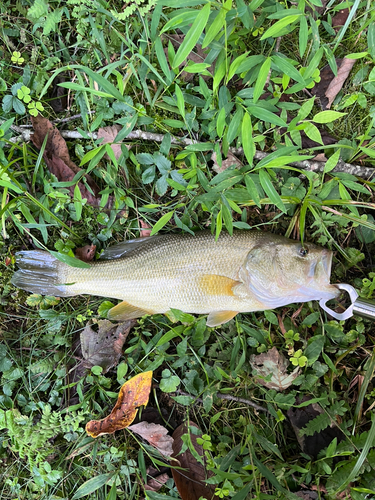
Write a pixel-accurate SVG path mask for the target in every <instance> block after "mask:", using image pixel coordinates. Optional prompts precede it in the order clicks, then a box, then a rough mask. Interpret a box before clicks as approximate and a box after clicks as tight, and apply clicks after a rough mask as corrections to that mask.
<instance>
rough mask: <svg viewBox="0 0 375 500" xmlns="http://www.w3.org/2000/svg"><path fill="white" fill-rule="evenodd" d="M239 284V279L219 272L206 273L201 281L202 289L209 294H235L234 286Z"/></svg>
mask: <svg viewBox="0 0 375 500" xmlns="http://www.w3.org/2000/svg"><path fill="white" fill-rule="evenodd" d="M239 284H240V282H239V281H236V280H232V279H231V278H228V277H227V276H219V275H217V274H205V275H203V276H202V277H201V278H200V281H199V285H200V288H201V290H202V291H204V292H205V293H207V294H208V295H229V296H230V297H232V296H233V295H234V294H233V287H235V286H237V285H239Z"/></svg>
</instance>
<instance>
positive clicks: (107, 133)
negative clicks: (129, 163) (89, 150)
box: [98, 125, 131, 161]
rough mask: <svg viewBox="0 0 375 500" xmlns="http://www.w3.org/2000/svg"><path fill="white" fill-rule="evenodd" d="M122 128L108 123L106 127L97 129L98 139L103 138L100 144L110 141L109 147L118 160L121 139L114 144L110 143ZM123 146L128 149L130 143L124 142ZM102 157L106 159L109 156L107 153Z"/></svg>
mask: <svg viewBox="0 0 375 500" xmlns="http://www.w3.org/2000/svg"><path fill="white" fill-rule="evenodd" d="M121 129H122V127H121V125H110V126H108V127H103V128H100V129H99V130H98V139H103V141H102V142H101V144H108V143H111V148H112V151H113V152H114V154H115V158H116V160H117V161H118V160H119V158H120V156H121V144H122V141H120V142H117V143H116V144H112V143H113V141H114V140H115V138H116V136H117V134H118V133H119V132H120V130H121ZM125 146H126V147H127V148H128V149H130V148H131V145H130V144H125ZM104 157H105V158H106V159H107V160H108V159H109V157H108V155H107V154H105V155H104Z"/></svg>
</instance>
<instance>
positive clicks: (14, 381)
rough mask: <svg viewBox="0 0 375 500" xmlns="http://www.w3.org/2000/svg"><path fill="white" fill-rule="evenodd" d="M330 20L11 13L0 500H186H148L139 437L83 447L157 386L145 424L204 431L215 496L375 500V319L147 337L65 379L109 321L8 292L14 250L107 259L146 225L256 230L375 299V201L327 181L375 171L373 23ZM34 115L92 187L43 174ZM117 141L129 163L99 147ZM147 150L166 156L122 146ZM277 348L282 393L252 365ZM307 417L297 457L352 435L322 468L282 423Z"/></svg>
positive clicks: (199, 329)
mask: <svg viewBox="0 0 375 500" xmlns="http://www.w3.org/2000/svg"><path fill="white" fill-rule="evenodd" d="M323 3H324V5H323V4H322V0H311V1H308V0H298V1H296V2H289V1H276V0H252V1H251V2H248V1H247V0H233V1H232V0H226V1H223V3H220V2H215V1H213V2H211V3H204V2H202V1H201V0H180V1H177V0H136V1H134V2H132V3H122V2H121V1H120V0H114V1H113V2H108V1H106V0H67V1H61V0H53V1H52V0H51V1H47V0H17V1H14V0H3V1H2V2H1V4H0V68H1V71H0V101H1V109H0V186H1V187H0V193H1V196H0V199H1V207H0V214H1V217H0V219H1V236H0V266H1V267H0V274H1V280H0V340H1V344H0V375H1V386H0V497H1V498H2V499H4V500H5V499H16V498H17V499H22V500H23V499H28V500H30V499H35V500H37V499H38V500H39V499H41V500H42V499H43V500H46V499H51V500H58V499H72V498H79V497H84V496H86V497H87V498H90V499H91V498H92V499H98V500H99V499H108V500H115V499H116V498H118V499H127V500H131V499H138V498H142V497H146V498H149V499H155V500H156V499H162V498H164V497H165V498H179V495H178V493H177V490H176V487H175V485H174V482H173V479H172V477H170V479H169V480H168V481H167V483H166V484H165V485H164V486H163V488H162V489H160V490H159V492H152V491H148V492H145V491H143V488H142V484H144V482H145V481H147V478H146V476H147V473H146V468H147V467H148V466H149V465H151V464H153V465H154V466H155V467H161V466H162V465H160V464H162V460H161V458H160V456H158V455H157V454H156V453H155V452H154V451H153V450H152V448H151V447H150V446H148V445H147V444H145V443H144V442H141V441H139V440H137V439H136V438H135V437H134V434H132V433H131V432H128V431H126V430H125V431H121V432H118V433H116V434H114V435H108V436H103V437H101V438H98V439H95V440H94V439H92V438H91V437H89V436H87V434H86V433H85V424H86V423H87V422H88V421H89V420H90V419H100V418H103V417H104V416H106V415H107V414H108V413H109V411H110V409H111V408H112V407H113V405H114V403H115V401H116V398H117V394H118V390H119V388H120V386H121V384H122V383H124V381H125V380H127V379H128V378H130V377H131V376H133V375H135V374H137V373H140V372H143V371H148V370H153V371H154V382H155V384H156V385H155V388H154V389H153V392H152V394H151V398H150V406H151V407H154V408H156V409H157V410H158V412H159V413H160V414H161V415H163V419H164V421H165V425H166V427H167V428H168V429H169V430H173V428H174V427H175V426H176V425H178V424H180V423H181V422H182V421H184V420H185V419H187V418H190V419H191V420H193V421H194V422H196V423H197V424H198V425H199V427H200V428H201V429H202V432H203V438H201V439H202V442H204V448H205V453H206V460H207V464H206V467H207V470H209V471H211V474H212V477H211V479H210V481H211V483H212V484H214V486H215V498H216V497H217V498H233V499H234V500H241V499H245V498H246V499H247V498H248V499H253V498H254V499H273V498H292V497H293V498H295V497H294V496H293V493H297V492H298V491H301V490H303V489H306V490H312V489H313V490H316V491H317V492H318V498H326V499H334V498H342V499H348V500H349V499H352V500H364V499H370V498H375V418H374V416H375V415H374V403H375V385H374V382H373V372H374V368H375V354H374V339H375V330H374V326H373V323H372V322H371V321H370V320H366V319H361V318H352V319H349V320H347V321H345V322H339V321H335V320H330V319H329V318H327V316H326V315H325V313H324V312H323V311H322V310H320V309H319V306H318V304H317V303H306V304H303V306H302V307H301V308H300V304H295V305H291V306H288V307H286V308H282V309H280V310H275V311H268V312H265V313H264V312H259V313H251V314H243V315H239V316H237V317H236V318H235V319H234V320H232V321H231V322H229V323H228V324H226V325H223V326H221V327H218V328H207V327H206V325H205V319H204V318H198V317H193V316H190V315H186V314H184V315H181V314H180V313H178V312H176V317H175V318H167V317H165V316H161V315H155V316H152V317H145V318H142V319H141V320H139V321H138V322H137V325H136V326H135V327H134V328H133V329H132V331H131V332H130V335H129V337H128V339H127V341H126V344H125V345H124V348H123V349H124V350H123V355H122V357H121V359H120V363H119V365H118V366H116V367H114V368H112V369H111V370H109V371H108V372H107V373H103V371H102V369H101V368H100V367H98V366H94V367H93V368H92V369H91V370H89V371H88V372H85V373H83V374H81V376H80V377H77V379H76V380H73V381H72V380H71V379H69V374H71V373H72V369H73V367H74V366H75V363H76V360H77V356H76V351H75V349H76V345H77V338H79V334H80V332H81V331H82V329H83V328H84V326H85V325H86V323H87V322H88V321H89V320H91V321H93V322H94V323H95V322H97V320H98V319H103V318H105V315H106V312H107V311H108V309H109V307H110V306H111V304H109V303H108V301H107V300H105V299H100V298H95V297H87V296H85V297H78V298H77V297H75V298H67V299H58V298H54V297H46V298H44V297H41V296H35V295H32V296H30V294H28V293H26V292H24V291H21V290H19V289H16V288H14V287H13V286H12V285H11V284H10V278H11V276H12V274H13V272H14V271H15V269H16V265H15V253H16V252H17V251H18V250H20V249H31V248H35V246H37V247H41V248H48V249H50V250H54V251H56V252H59V254H60V256H61V255H62V256H64V255H66V256H71V257H72V256H73V255H74V251H75V249H76V248H79V247H82V246H83V245H85V244H94V245H96V252H97V256H99V254H100V252H101V251H102V250H103V249H104V248H106V247H107V246H109V245H111V244H114V243H116V242H118V241H121V240H123V239H124V238H125V239H129V238H134V237H138V236H139V235H140V230H141V229H142V226H141V222H142V223H143V224H148V225H149V226H150V227H151V228H153V229H152V231H153V233H156V232H159V231H160V232H161V233H163V232H178V233H181V232H186V233H191V232H195V231H197V230H199V229H203V228H209V229H210V230H211V231H212V233H213V234H214V235H216V236H219V234H220V232H221V231H227V232H229V233H232V232H233V230H235V229H239V230H242V231H246V230H249V229H251V228H258V229H262V230H268V231H272V232H275V233H277V234H282V235H287V236H291V237H294V238H301V239H302V240H303V241H304V240H308V241H313V242H315V243H319V244H321V245H324V246H326V247H327V248H330V249H332V250H333V251H334V263H333V273H332V282H344V283H350V284H352V285H353V286H355V287H356V289H357V290H358V291H359V293H360V294H361V295H362V296H363V297H366V298H373V297H374V293H375V292H374V291H375V273H374V272H372V270H373V266H374V262H373V256H374V250H375V243H374V242H375V223H374V217H373V215H372V211H373V208H374V207H375V205H374V203H373V201H374V200H373V198H374V183H373V180H372V178H371V176H370V177H369V176H368V175H367V174H366V175H361V174H360V173H359V174H358V175H353V174H351V173H348V172H336V171H335V170H334V168H335V166H336V165H337V163H338V162H339V161H340V159H341V160H343V161H345V162H349V163H352V164H356V165H360V166H362V167H372V166H373V164H374V161H375V148H374V146H375V127H374V120H375V67H374V60H375V8H374V5H373V2H371V1H370V0H369V1H359V0H353V1H352V0H350V1H349V0H347V1H342V2H340V1H334V0H331V1H329V2H327V1H325V2H323ZM344 9H348V15H346V17H345V16H344V20H343V21H342V22H341V24H340V23H339V24H336V23H335V21H334V20H335V16H336V15H337V14H338V13H339V12H341V11H342V10H344ZM192 53H193V54H194V55H193V56H191V54H192ZM344 57H349V58H352V59H355V64H354V66H353V69H352V70H351V72H350V75H349V76H348V77H347V78H346V79H344V80H345V81H344V85H343V87H342V88H341V89H339V90H337V93H336V95H335V96H334V99H333V102H332V105H331V107H330V109H324V108H322V106H321V105H322V103H323V101H324V92H323V94H322V93H320V94H319V92H318V93H316V92H315V90H316V89H317V86H318V85H319V84H320V83H321V80H322V78H323V75H325V76H324V78H327V76H326V75H327V74H328V75H329V74H330V73H329V71H331V77H328V79H330V80H332V79H333V77H334V75H335V74H337V71H338V67H340V60H341V59H343V58H344ZM327 68H328V69H327ZM314 89H315V90H314ZM320 92H321V91H320ZM323 104H324V103H323ZM38 115H42V116H44V117H46V118H48V119H49V120H50V121H51V122H52V121H54V120H57V121H56V122H55V123H56V125H57V127H58V128H59V129H60V130H64V131H76V132H78V138H67V139H66V141H67V146H68V149H69V154H70V158H71V160H72V161H73V162H74V163H75V164H76V165H78V166H80V168H82V169H83V170H82V171H81V172H78V173H77V174H76V176H75V177H74V179H73V180H72V181H71V182H63V181H62V180H61V179H58V178H57V177H56V176H55V175H54V174H52V173H51V172H50V171H49V169H48V168H47V166H46V163H45V161H44V159H43V150H44V147H45V144H43V145H42V150H41V151H40V150H39V149H37V148H35V147H34V145H33V144H32V142H30V141H29V140H27V138H26V139H25V134H26V133H27V131H30V124H31V121H30V120H31V119H32V118H34V117H36V116H38ZM75 115H77V116H76V118H75V119H69V118H71V117H72V116H75ZM64 119H68V120H66V121H63V122H61V120H64ZM59 120H60V121H59ZM115 124H116V125H117V126H118V129H117V131H118V133H117V136H116V137H114V138H113V140H114V142H117V143H118V144H120V146H119V148H121V153H120V154H119V155H117V157H116V156H115V155H114V153H112V149H111V148H110V147H109V146H107V147H106V146H103V145H101V143H100V140H99V141H98V140H97V139H96V135H95V134H96V133H97V132H98V130H99V128H103V127H107V126H112V125H115ZM28 127H29V128H28ZM136 130H141V131H143V132H147V133H156V134H162V135H163V139H162V141H157V140H150V139H148V138H147V137H143V138H142V137H139V138H136V139H134V138H132V139H129V138H130V137H132V135H131V134H134V131H136ZM22 134H23V138H22ZM79 134H81V135H79ZM327 137H330V138H331V139H332V138H333V140H327ZM151 138H152V136H151ZM176 138H177V139H179V140H180V141H181V140H182V139H191V140H192V141H191V143H190V144H187V143H185V144H183V143H181V142H180V143H178V142H177V143H176V142H175V141H174V139H176ZM24 139H25V140H24ZM154 139H155V138H154ZM121 144H122V146H121ZM125 144H131V145H132V147H131V148H130V149H128V148H127V147H126V146H125ZM239 148H242V149H239ZM261 152H264V153H266V156H264V158H263V159H261V156H260V154H259V153H261ZM106 153H107V155H105V154H106ZM318 153H324V154H325V156H326V158H327V161H326V162H325V163H322V165H323V167H322V170H323V171H322V172H320V173H317V172H311V171H308V170H303V169H301V168H299V167H298V166H291V165H290V163H291V162H298V161H304V160H309V159H312V158H314V156H315V155H316V154H318ZM231 154H236V158H234V157H233V156H230V155H231ZM228 155H229V156H228ZM227 157H228V158H229V164H230V163H231V162H232V164H231V165H229V167H228V161H227ZM223 167H228V168H223ZM86 173H89V174H90V175H91V176H92V178H93V179H94V180H95V182H96V184H97V185H98V186H99V189H100V195H98V196H97V204H96V206H93V204H90V203H89V202H88V200H87V198H85V197H84V196H82V193H81V191H80V189H79V186H78V183H79V182H80V181H82V180H84V179H85V174H86ZM70 188H73V190H70ZM187 286H188V284H187ZM160 339H162V340H163V341H162V342H160ZM273 347H276V348H277V350H278V351H279V353H281V354H282V355H283V356H284V357H285V358H286V360H287V362H288V370H289V372H290V373H291V372H292V371H293V370H294V369H295V368H296V367H297V368H299V370H300V371H299V374H298V377H297V378H295V379H294V380H293V384H292V385H290V386H289V387H288V388H287V389H286V390H284V391H276V390H275V389H270V388H269V387H267V385H262V384H260V383H259V382H258V381H257V379H256V377H255V376H254V375H255V373H254V369H253V368H252V366H251V363H250V360H251V356H252V355H259V354H261V353H267V352H268V351H269V350H270V349H271V348H273ZM265 382H267V377H266V380H265ZM268 382H269V380H268ZM178 390H179V391H180V394H179V393H178V392H176V391H178ZM219 392H220V393H221V394H227V395H231V396H235V397H238V398H242V399H245V400H249V401H251V402H253V403H256V404H257V405H259V406H262V407H264V408H265V409H266V410H267V412H266V413H265V412H261V411H258V410H255V409H254V408H253V407H251V406H247V405H246V404H243V403H241V402H239V401H235V400H225V399H219V398H218V397H217V393H219ZM307 400H313V402H314V403H315V404H316V405H319V408H320V413H319V414H317V416H315V418H313V419H312V420H310V422H309V423H308V424H307V425H305V426H302V431H301V436H300V437H302V436H304V437H305V438H307V437H309V436H310V437H311V436H312V437H313V439H314V436H315V438H316V436H317V435H318V434H316V433H322V432H324V431H327V429H328V430H329V429H332V428H334V429H336V430H339V431H340V432H339V434H337V436H336V437H335V438H334V439H333V440H332V438H331V439H330V440H327V439H328V438H326V442H325V444H324V445H322V446H321V449H319V450H318V451H317V453H316V455H315V456H312V455H311V454H309V453H306V449H302V448H301V444H300V442H299V441H298V440H297V437H296V434H295V432H294V430H293V428H292V425H291V422H290V418H289V417H288V415H290V412H298V411H302V410H303V408H305V406H304V405H305V403H304V402H305V401H307ZM89 480H91V482H89V483H87V481H89ZM82 485H86V490H82V489H81V490H80V493H79V495H78V496H74V494H75V492H77V490H78V488H79V487H82Z"/></svg>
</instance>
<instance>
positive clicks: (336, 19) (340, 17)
mask: <svg viewBox="0 0 375 500" xmlns="http://www.w3.org/2000/svg"><path fill="white" fill-rule="evenodd" d="M348 17H349V9H341V10H339V11H338V13H337V14H336V15H334V16H333V18H332V28H338V27H340V26H344V24H345V23H346V20H347V19H348Z"/></svg>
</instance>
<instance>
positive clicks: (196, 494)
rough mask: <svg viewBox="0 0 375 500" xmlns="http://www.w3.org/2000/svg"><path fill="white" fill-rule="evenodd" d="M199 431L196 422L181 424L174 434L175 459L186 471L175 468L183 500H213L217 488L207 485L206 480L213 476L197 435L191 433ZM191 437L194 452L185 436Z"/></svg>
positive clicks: (174, 472) (174, 471)
mask: <svg viewBox="0 0 375 500" xmlns="http://www.w3.org/2000/svg"><path fill="white" fill-rule="evenodd" d="M189 426H190V429H192V430H193V431H195V432H196V431H199V427H198V426H197V424H195V423H194V422H191V421H190V422H189V424H188V423H187V422H185V423H183V424H181V425H180V426H178V427H177V429H176V430H175V431H174V433H173V440H174V441H173V455H172V456H173V458H174V459H175V460H177V461H178V463H179V466H180V467H182V468H183V469H184V470H181V469H177V468H173V469H172V475H173V479H174V482H175V484H176V487H177V490H178V492H179V494H180V496H181V498H182V500H199V498H200V497H203V498H206V499H207V500H211V499H212V498H213V497H214V494H215V488H214V486H213V485H211V484H205V480H206V479H207V478H208V477H211V476H212V475H213V474H212V473H210V472H209V471H207V470H206V467H205V456H204V451H203V447H202V446H201V445H200V444H198V442H197V437H198V436H197V435H196V434H195V433H194V432H192V431H190V433H189ZM188 433H189V435H190V441H191V445H192V450H191V449H190V448H189V447H188V446H187V445H186V444H185V440H184V438H183V436H184V435H185V434H188ZM173 465H174V463H173Z"/></svg>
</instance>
